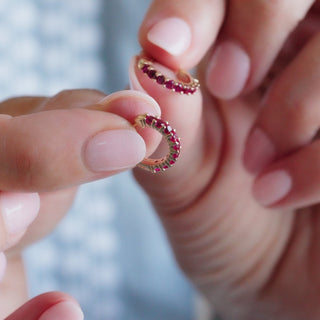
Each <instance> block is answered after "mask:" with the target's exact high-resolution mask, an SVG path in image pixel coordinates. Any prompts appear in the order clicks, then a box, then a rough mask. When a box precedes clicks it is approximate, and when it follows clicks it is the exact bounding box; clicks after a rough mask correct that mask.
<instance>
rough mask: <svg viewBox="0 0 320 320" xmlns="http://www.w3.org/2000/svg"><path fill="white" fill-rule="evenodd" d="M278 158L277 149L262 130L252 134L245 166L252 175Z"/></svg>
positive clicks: (247, 147) (249, 139)
mask: <svg viewBox="0 0 320 320" xmlns="http://www.w3.org/2000/svg"><path fill="white" fill-rule="evenodd" d="M275 156H276V148H275V146H274V145H273V143H272V141H271V140H270V139H269V137H268V136H267V135H266V134H265V132H264V131H263V130H262V129H260V128H255V129H254V130H253V131H252V133H251V134H250V136H249V138H248V141H247V144H246V149H245V153H244V165H245V167H246V168H247V170H248V171H249V172H251V173H255V174H256V173H258V172H260V171H261V170H262V169H263V168H264V167H266V166H267V165H268V164H269V163H270V162H271V161H272V160H273V159H274V158H275Z"/></svg>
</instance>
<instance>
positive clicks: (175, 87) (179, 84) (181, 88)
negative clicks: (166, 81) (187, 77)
mask: <svg viewBox="0 0 320 320" xmlns="http://www.w3.org/2000/svg"><path fill="white" fill-rule="evenodd" d="M174 91H175V92H183V86H182V84H181V83H177V84H176V85H175V86H174Z"/></svg>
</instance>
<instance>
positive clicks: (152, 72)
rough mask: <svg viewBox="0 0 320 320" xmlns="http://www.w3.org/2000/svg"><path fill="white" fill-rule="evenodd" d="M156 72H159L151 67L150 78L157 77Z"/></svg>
mask: <svg viewBox="0 0 320 320" xmlns="http://www.w3.org/2000/svg"><path fill="white" fill-rule="evenodd" d="M156 73H157V71H156V70H154V69H150V70H149V71H148V76H149V78H150V79H155V78H156Z"/></svg>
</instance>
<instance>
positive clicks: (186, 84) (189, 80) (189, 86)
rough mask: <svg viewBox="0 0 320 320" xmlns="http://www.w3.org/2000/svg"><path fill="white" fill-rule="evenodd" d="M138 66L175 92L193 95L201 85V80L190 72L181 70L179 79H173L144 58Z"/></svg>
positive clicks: (178, 75)
mask: <svg viewBox="0 0 320 320" xmlns="http://www.w3.org/2000/svg"><path fill="white" fill-rule="evenodd" d="M138 68H139V69H140V70H141V71H142V72H143V73H144V74H145V75H146V76H148V77H149V78H150V79H152V80H154V81H155V82H156V83H158V84H159V85H161V86H163V87H164V88H167V89H169V90H171V91H173V92H178V93H180V94H187V95H192V94H194V93H195V92H196V91H197V90H198V89H199V87H200V83H199V80H197V79H195V78H193V77H192V76H191V75H190V74H189V73H187V72H185V71H182V70H180V71H179V72H178V73H177V78H178V80H173V79H170V78H168V77H167V76H165V75H163V74H162V73H161V72H159V71H157V70H156V69H155V68H154V66H153V64H152V62H151V61H148V60H146V59H144V58H140V59H139V60H138Z"/></svg>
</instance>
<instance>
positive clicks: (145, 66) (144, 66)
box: [141, 64, 149, 73]
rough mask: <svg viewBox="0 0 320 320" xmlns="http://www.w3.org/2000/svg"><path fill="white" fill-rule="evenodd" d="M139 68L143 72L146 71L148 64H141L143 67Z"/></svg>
mask: <svg viewBox="0 0 320 320" xmlns="http://www.w3.org/2000/svg"><path fill="white" fill-rule="evenodd" d="M141 70H142V72H143V73H147V72H148V70H149V65H148V64H145V65H143V67H142V68H141Z"/></svg>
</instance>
